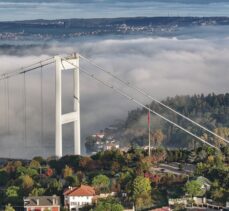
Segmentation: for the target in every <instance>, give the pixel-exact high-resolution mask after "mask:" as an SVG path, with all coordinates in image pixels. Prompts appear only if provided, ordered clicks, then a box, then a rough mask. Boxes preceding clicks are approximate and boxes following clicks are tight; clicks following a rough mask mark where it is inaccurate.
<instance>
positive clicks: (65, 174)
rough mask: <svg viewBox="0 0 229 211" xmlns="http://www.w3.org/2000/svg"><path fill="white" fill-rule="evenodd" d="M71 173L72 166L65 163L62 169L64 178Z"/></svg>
mask: <svg viewBox="0 0 229 211" xmlns="http://www.w3.org/2000/svg"><path fill="white" fill-rule="evenodd" d="M72 174H73V170H72V168H70V167H69V166H67V165H66V166H65V168H64V170H63V176H64V178H66V177H69V176H72Z"/></svg>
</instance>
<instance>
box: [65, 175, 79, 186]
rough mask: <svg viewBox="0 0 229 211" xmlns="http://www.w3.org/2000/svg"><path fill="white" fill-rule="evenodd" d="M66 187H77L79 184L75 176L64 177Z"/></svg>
mask: <svg viewBox="0 0 229 211" xmlns="http://www.w3.org/2000/svg"><path fill="white" fill-rule="evenodd" d="M65 181H66V185H67V186H73V187H79V186H80V182H79V179H78V177H77V176H68V177H65Z"/></svg>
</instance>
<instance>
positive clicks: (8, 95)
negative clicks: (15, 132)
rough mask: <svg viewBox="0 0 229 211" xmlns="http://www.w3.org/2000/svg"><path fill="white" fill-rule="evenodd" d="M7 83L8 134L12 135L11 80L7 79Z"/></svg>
mask: <svg viewBox="0 0 229 211" xmlns="http://www.w3.org/2000/svg"><path fill="white" fill-rule="evenodd" d="M6 82H7V133H8V136H9V135H10V90H9V78H7V79H6Z"/></svg>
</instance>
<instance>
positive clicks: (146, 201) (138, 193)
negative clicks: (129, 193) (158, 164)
mask: <svg viewBox="0 0 229 211" xmlns="http://www.w3.org/2000/svg"><path fill="white" fill-rule="evenodd" d="M133 198H134V201H135V206H136V208H143V207H147V206H149V205H150V204H151V185H150V180H149V179H148V178H145V177H143V176H137V177H136V178H135V180H134V182H133Z"/></svg>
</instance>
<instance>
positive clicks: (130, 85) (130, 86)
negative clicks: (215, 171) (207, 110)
mask: <svg viewBox="0 0 229 211" xmlns="http://www.w3.org/2000/svg"><path fill="white" fill-rule="evenodd" d="M79 56H80V57H81V58H82V59H84V60H85V61H87V62H88V63H89V64H91V65H93V66H95V67H97V68H98V69H100V70H101V71H103V72H105V73H106V74H108V75H110V76H112V77H113V78H115V79H116V80H118V81H119V82H121V83H122V84H125V85H126V86H128V87H129V88H131V89H134V90H135V91H137V92H138V93H140V94H142V95H144V96H145V97H147V98H150V99H151V100H153V101H154V102H156V103H158V104H160V105H161V106H163V107H164V108H166V109H168V110H170V111H172V112H174V113H176V114H177V115H179V116H181V117H183V118H184V119H186V120H188V121H189V122H191V123H193V124H195V125H197V126H198V127H200V128H202V129H203V130H205V131H207V132H209V133H211V134H212V135H214V136H216V137H217V138H219V139H221V140H223V141H225V142H227V143H229V140H227V139H225V138H223V137H222V136H220V135H218V134H217V133H214V132H213V131H211V130H209V129H208V128H206V127H204V126H203V125H201V124H199V123H198V122H196V121H194V120H192V119H190V118H189V117H187V116H185V115H183V114H181V113H179V112H178V111H176V110H174V109H173V108H171V107H169V106H167V105H166V104H164V103H162V102H160V101H159V100H157V99H156V98H154V97H152V96H151V95H150V94H148V93H147V92H145V91H144V90H143V89H140V88H138V87H136V86H134V85H132V84H131V83H130V82H128V81H125V80H123V79H121V78H120V77H118V76H116V75H115V74H113V73H111V72H110V71H108V70H105V69H104V68H102V67H101V66H99V65H97V64H96V63H94V62H93V61H91V60H90V59H87V58H86V57H84V56H82V55H79Z"/></svg>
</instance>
